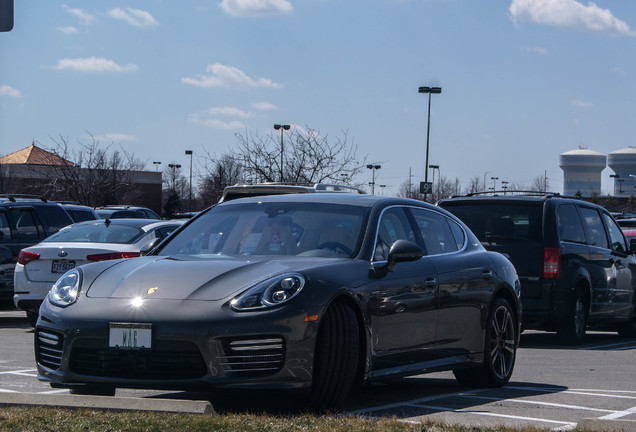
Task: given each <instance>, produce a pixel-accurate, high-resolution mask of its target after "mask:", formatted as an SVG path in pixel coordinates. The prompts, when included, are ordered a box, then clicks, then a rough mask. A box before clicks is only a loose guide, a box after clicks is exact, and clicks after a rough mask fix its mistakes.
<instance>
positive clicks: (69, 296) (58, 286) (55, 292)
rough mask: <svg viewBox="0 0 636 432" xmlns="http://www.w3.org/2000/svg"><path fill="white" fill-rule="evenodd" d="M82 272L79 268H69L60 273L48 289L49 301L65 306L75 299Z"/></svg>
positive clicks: (78, 290)
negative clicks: (49, 289)
mask: <svg viewBox="0 0 636 432" xmlns="http://www.w3.org/2000/svg"><path fill="white" fill-rule="evenodd" d="M81 285H82V272H81V271H80V270H79V269H73V270H70V271H68V272H66V273H64V274H63V275H62V277H60V278H59V279H58V280H57V282H55V284H53V287H51V291H49V301H50V302H51V303H52V304H54V305H55V306H59V307H66V306H69V305H72V304H73V303H75V302H76V301H77V297H78V296H79V292H80V286H81Z"/></svg>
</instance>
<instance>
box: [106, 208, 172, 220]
mask: <svg viewBox="0 0 636 432" xmlns="http://www.w3.org/2000/svg"><path fill="white" fill-rule="evenodd" d="M95 212H96V213H97V215H98V216H99V217H100V218H101V219H120V218H141V219H157V220H160V219H161V217H160V216H159V215H158V214H157V213H155V212H154V211H152V210H150V209H149V208H146V207H136V206H129V205H108V206H103V207H95Z"/></svg>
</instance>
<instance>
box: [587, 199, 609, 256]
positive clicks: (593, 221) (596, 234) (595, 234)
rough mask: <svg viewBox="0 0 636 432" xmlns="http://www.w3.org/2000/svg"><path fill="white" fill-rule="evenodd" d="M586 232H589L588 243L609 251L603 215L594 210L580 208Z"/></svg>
mask: <svg viewBox="0 0 636 432" xmlns="http://www.w3.org/2000/svg"><path fill="white" fill-rule="evenodd" d="M580 210H581V216H582V217H583V223H584V224H585V231H586V232H587V241H588V244H589V245H591V246H596V247H600V248H605V249H609V244H608V241H607V235H606V234H605V227H604V226H603V221H602V220H601V215H599V213H598V211H596V209H593V208H588V207H580Z"/></svg>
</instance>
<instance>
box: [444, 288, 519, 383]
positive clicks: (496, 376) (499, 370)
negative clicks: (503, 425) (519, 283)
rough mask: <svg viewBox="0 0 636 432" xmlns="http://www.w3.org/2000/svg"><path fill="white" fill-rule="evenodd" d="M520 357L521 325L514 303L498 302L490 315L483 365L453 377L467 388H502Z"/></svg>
mask: <svg viewBox="0 0 636 432" xmlns="http://www.w3.org/2000/svg"><path fill="white" fill-rule="evenodd" d="M516 354H517V323H516V320H515V317H514V314H513V312H512V308H511V306H510V303H508V302H507V301H506V300H505V299H503V298H498V299H496V300H495V301H494V303H493V305H492V308H491V310H490V313H489V314H488V321H487V323H486V340H485V343H484V362H483V364H482V365H481V366H480V367H478V368H470V369H457V370H454V371H453V374H454V375H455V378H456V379H457V381H458V382H459V383H460V384H461V385H463V386H466V387H501V386H504V385H506V384H507V383H508V381H510V377H511V376H512V370H513V369H514V365H515V357H516Z"/></svg>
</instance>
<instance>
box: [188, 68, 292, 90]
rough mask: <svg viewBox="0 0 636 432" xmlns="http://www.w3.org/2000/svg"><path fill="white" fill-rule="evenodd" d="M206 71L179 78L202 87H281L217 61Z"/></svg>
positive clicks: (268, 80)
mask: <svg viewBox="0 0 636 432" xmlns="http://www.w3.org/2000/svg"><path fill="white" fill-rule="evenodd" d="M206 71H207V72H208V73H210V75H197V78H181V82H183V83H184V84H192V85H193V86H197V87H203V88H214V87H251V88H253V87H262V88H281V87H283V86H282V85H280V84H277V83H275V82H273V81H272V80H270V79H267V78H257V79H255V78H251V77H249V76H247V75H246V74H245V73H244V72H242V71H241V70H239V69H237V68H235V67H232V66H225V65H222V64H219V63H215V64H213V65H208V66H207V68H206Z"/></svg>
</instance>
